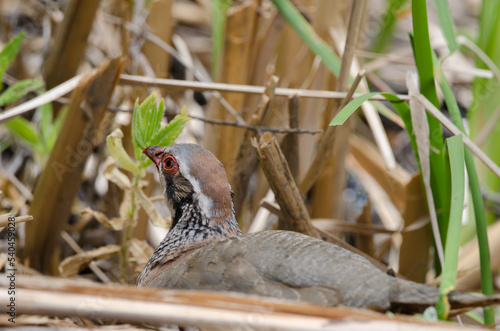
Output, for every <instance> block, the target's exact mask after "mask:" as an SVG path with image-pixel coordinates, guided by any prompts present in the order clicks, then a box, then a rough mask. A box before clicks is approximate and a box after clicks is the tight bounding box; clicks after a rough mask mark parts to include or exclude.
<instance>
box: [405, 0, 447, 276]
mask: <svg viewBox="0 0 500 331" xmlns="http://www.w3.org/2000/svg"><path fill="white" fill-rule="evenodd" d="M412 18H413V38H411V36H410V38H411V41H412V46H413V52H414V56H415V62H416V65H417V71H418V76H419V79H420V93H422V94H423V95H424V96H425V97H426V98H427V99H428V100H429V101H430V102H432V104H434V106H436V107H437V108H438V109H439V101H438V97H437V91H436V85H435V80H434V67H433V65H432V49H431V45H430V40H429V27H428V21H427V7H426V1H421V0H412ZM427 121H428V123H429V140H430V144H431V147H432V148H431V153H430V165H431V187H432V191H433V196H434V207H435V209H436V211H437V212H438V213H437V216H438V224H439V231H440V234H441V241H442V242H443V245H446V231H447V229H448V221H449V212H450V177H449V176H450V174H449V170H448V169H447V166H446V162H445V158H444V147H443V133H442V129H441V124H440V123H439V121H438V120H436V119H435V118H433V117H432V116H430V115H429V114H427ZM435 268H436V273H437V274H440V272H441V270H440V265H439V264H438V263H436V264H435Z"/></svg>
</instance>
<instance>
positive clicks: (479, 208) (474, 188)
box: [433, 55, 496, 324]
mask: <svg viewBox="0 0 500 331" xmlns="http://www.w3.org/2000/svg"><path fill="white" fill-rule="evenodd" d="M433 60H434V63H437V62H438V59H437V56H435V55H434V57H433ZM439 86H440V87H441V91H442V92H443V96H444V100H445V103H446V106H447V107H448V111H449V113H450V117H451V120H452V122H453V124H455V125H456V126H457V127H458V128H459V129H460V130H461V131H462V132H463V134H464V135H465V128H464V125H463V122H462V116H461V115H460V110H459V109H458V104H457V100H456V99H455V95H454V94H453V91H452V89H451V86H450V84H449V83H448V80H447V79H446V77H445V76H444V74H443V72H442V71H441V75H440V79H439ZM471 113H473V112H471V111H469V114H471ZM495 141H496V140H495ZM489 155H490V156H491V154H489ZM464 156H465V165H466V167H467V174H468V177H469V187H470V193H471V200H472V204H471V206H472V207H473V210H474V218H475V222H474V223H475V225H476V233H477V241H478V245H479V263H480V268H481V288H482V291H483V293H484V294H493V279H492V274H491V265H490V263H491V262H490V249H489V243H488V235H487V225H486V223H487V222H486V214H485V208H484V200H483V196H482V193H481V185H480V183H479V176H478V172H477V170H476V164H475V163H474V158H473V155H472V152H471V151H470V150H469V149H465V152H464ZM450 219H451V216H450ZM447 238H449V237H447ZM447 240H448V239H447ZM454 240H455V241H457V242H458V241H459V238H458V237H456V238H454ZM484 311H485V320H486V321H487V322H488V324H491V323H492V321H494V313H493V309H492V308H485V309H484Z"/></svg>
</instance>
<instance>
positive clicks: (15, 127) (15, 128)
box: [5, 116, 38, 148]
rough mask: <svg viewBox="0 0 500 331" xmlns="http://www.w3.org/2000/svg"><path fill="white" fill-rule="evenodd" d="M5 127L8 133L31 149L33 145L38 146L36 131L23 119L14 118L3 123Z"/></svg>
mask: <svg viewBox="0 0 500 331" xmlns="http://www.w3.org/2000/svg"><path fill="white" fill-rule="evenodd" d="M5 126H6V127H7V129H8V130H9V131H10V133H12V134H13V135H14V136H15V137H17V138H19V139H21V140H22V141H24V142H25V143H26V144H28V146H31V148H35V145H37V144H38V135H37V134H38V130H37V129H36V127H35V126H34V125H33V124H31V122H30V121H28V120H27V119H25V118H24V117H20V116H18V117H14V118H13V119H11V120H10V121H8V122H7V123H5Z"/></svg>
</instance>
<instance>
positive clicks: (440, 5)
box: [434, 0, 459, 53]
mask: <svg viewBox="0 0 500 331" xmlns="http://www.w3.org/2000/svg"><path fill="white" fill-rule="evenodd" d="M434 6H435V7H436V12H437V16H438V18H439V23H440V24H441V29H443V34H444V37H445V38H446V42H447V43H448V49H449V50H450V53H453V52H454V51H456V50H457V49H458V46H459V45H458V43H457V39H456V37H455V26H454V24H453V19H452V18H451V12H450V7H449V6H448V1H447V0H434Z"/></svg>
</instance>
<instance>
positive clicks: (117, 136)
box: [106, 129, 141, 176]
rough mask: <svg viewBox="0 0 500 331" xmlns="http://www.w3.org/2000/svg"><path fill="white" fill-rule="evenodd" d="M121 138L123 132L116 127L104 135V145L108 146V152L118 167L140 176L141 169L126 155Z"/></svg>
mask: <svg viewBox="0 0 500 331" xmlns="http://www.w3.org/2000/svg"><path fill="white" fill-rule="evenodd" d="M122 139H123V132H122V131H121V130H120V129H116V130H115V131H113V132H111V133H110V134H109V135H108V136H107V137H106V145H107V146H108V151H109V154H111V156H112V157H113V158H114V159H115V160H116V162H117V163H118V165H120V167H122V168H123V169H126V170H128V171H130V172H132V173H133V174H136V175H138V176H140V175H141V169H140V168H139V167H138V166H137V164H136V163H135V162H134V161H132V160H131V159H130V157H129V156H128V154H127V152H126V151H125V149H124V148H123V144H122Z"/></svg>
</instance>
